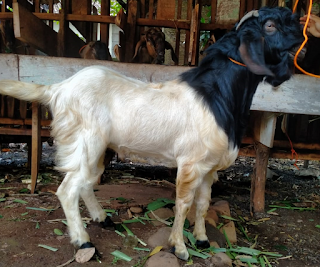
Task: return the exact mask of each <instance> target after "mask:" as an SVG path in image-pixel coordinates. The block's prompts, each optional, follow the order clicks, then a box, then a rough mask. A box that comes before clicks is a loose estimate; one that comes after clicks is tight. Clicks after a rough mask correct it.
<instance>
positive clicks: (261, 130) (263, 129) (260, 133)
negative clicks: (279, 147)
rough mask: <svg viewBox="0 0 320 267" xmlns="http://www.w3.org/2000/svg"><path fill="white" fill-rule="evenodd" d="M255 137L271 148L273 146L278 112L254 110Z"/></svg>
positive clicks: (252, 115)
mask: <svg viewBox="0 0 320 267" xmlns="http://www.w3.org/2000/svg"><path fill="white" fill-rule="evenodd" d="M250 117H251V119H252V118H253V137H254V139H255V140H256V141H259V142H260V143H261V144H263V145H265V146H267V147H269V148H271V147H273V140H274V134H275V129H276V122H277V114H275V113H271V112H261V111H252V112H251V113H250Z"/></svg>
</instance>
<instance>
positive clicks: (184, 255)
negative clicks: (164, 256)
mask: <svg viewBox="0 0 320 267" xmlns="http://www.w3.org/2000/svg"><path fill="white" fill-rule="evenodd" d="M171 252H172V253H174V255H176V256H177V257H178V258H179V259H180V260H184V261H187V260H188V259H189V252H188V251H187V249H184V250H182V251H178V250H177V249H176V248H175V247H172V249H171Z"/></svg>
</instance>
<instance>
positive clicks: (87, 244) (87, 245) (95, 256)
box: [79, 242, 102, 260]
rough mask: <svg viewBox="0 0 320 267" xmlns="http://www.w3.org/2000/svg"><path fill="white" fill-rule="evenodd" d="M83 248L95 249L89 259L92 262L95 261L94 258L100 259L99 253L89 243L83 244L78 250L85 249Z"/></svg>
mask: <svg viewBox="0 0 320 267" xmlns="http://www.w3.org/2000/svg"><path fill="white" fill-rule="evenodd" d="M85 248H94V249H95V252H94V254H93V256H92V257H91V260H92V259H96V258H99V259H101V258H102V255H101V254H100V253H99V251H98V250H97V248H96V247H95V246H94V245H93V244H92V243H91V242H86V243H83V244H82V245H81V247H80V248H79V250H80V249H85Z"/></svg>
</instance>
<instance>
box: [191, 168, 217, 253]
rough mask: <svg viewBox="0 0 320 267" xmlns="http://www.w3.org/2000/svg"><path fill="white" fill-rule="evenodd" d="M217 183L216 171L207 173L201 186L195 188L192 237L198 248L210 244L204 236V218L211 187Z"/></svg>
mask: <svg viewBox="0 0 320 267" xmlns="http://www.w3.org/2000/svg"><path fill="white" fill-rule="evenodd" d="M217 181H218V174H217V172H216V171H211V172H209V173H208V174H207V175H206V176H205V177H204V179H203V181H202V184H201V185H200V186H199V187H198V188H197V190H196V194H195V198H194V205H195V208H196V216H195V218H196V220H195V226H194V231H193V235H194V237H195V238H196V239H197V242H196V246H197V247H198V248H208V247H210V243H209V240H208V237H207V235H206V227H205V218H206V215H207V211H208V208H209V204H210V199H211V186H212V184H213V183H215V182H217Z"/></svg>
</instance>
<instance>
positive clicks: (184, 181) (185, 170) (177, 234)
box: [169, 165, 202, 260]
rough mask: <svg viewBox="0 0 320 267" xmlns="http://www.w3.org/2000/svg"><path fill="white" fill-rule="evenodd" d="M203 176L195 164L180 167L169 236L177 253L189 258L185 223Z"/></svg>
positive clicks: (181, 256) (183, 257)
mask: <svg viewBox="0 0 320 267" xmlns="http://www.w3.org/2000/svg"><path fill="white" fill-rule="evenodd" d="M201 180H202V177H200V176H199V174H197V173H196V171H195V166H194V165H184V166H182V167H181V168H178V174H177V188H176V195H177V196H176V214H175V219H174V223H173V227H172V231H171V235H170V237H169V244H170V245H171V246H173V247H174V253H175V255H176V256H177V257H178V258H180V259H182V260H188V258H189V253H188V251H187V248H186V245H185V243H184V240H183V225H184V222H185V219H186V216H187V213H188V211H189V210H190V207H191V205H192V202H193V199H194V194H195V190H196V188H197V187H198V185H199V184H200V183H201Z"/></svg>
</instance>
